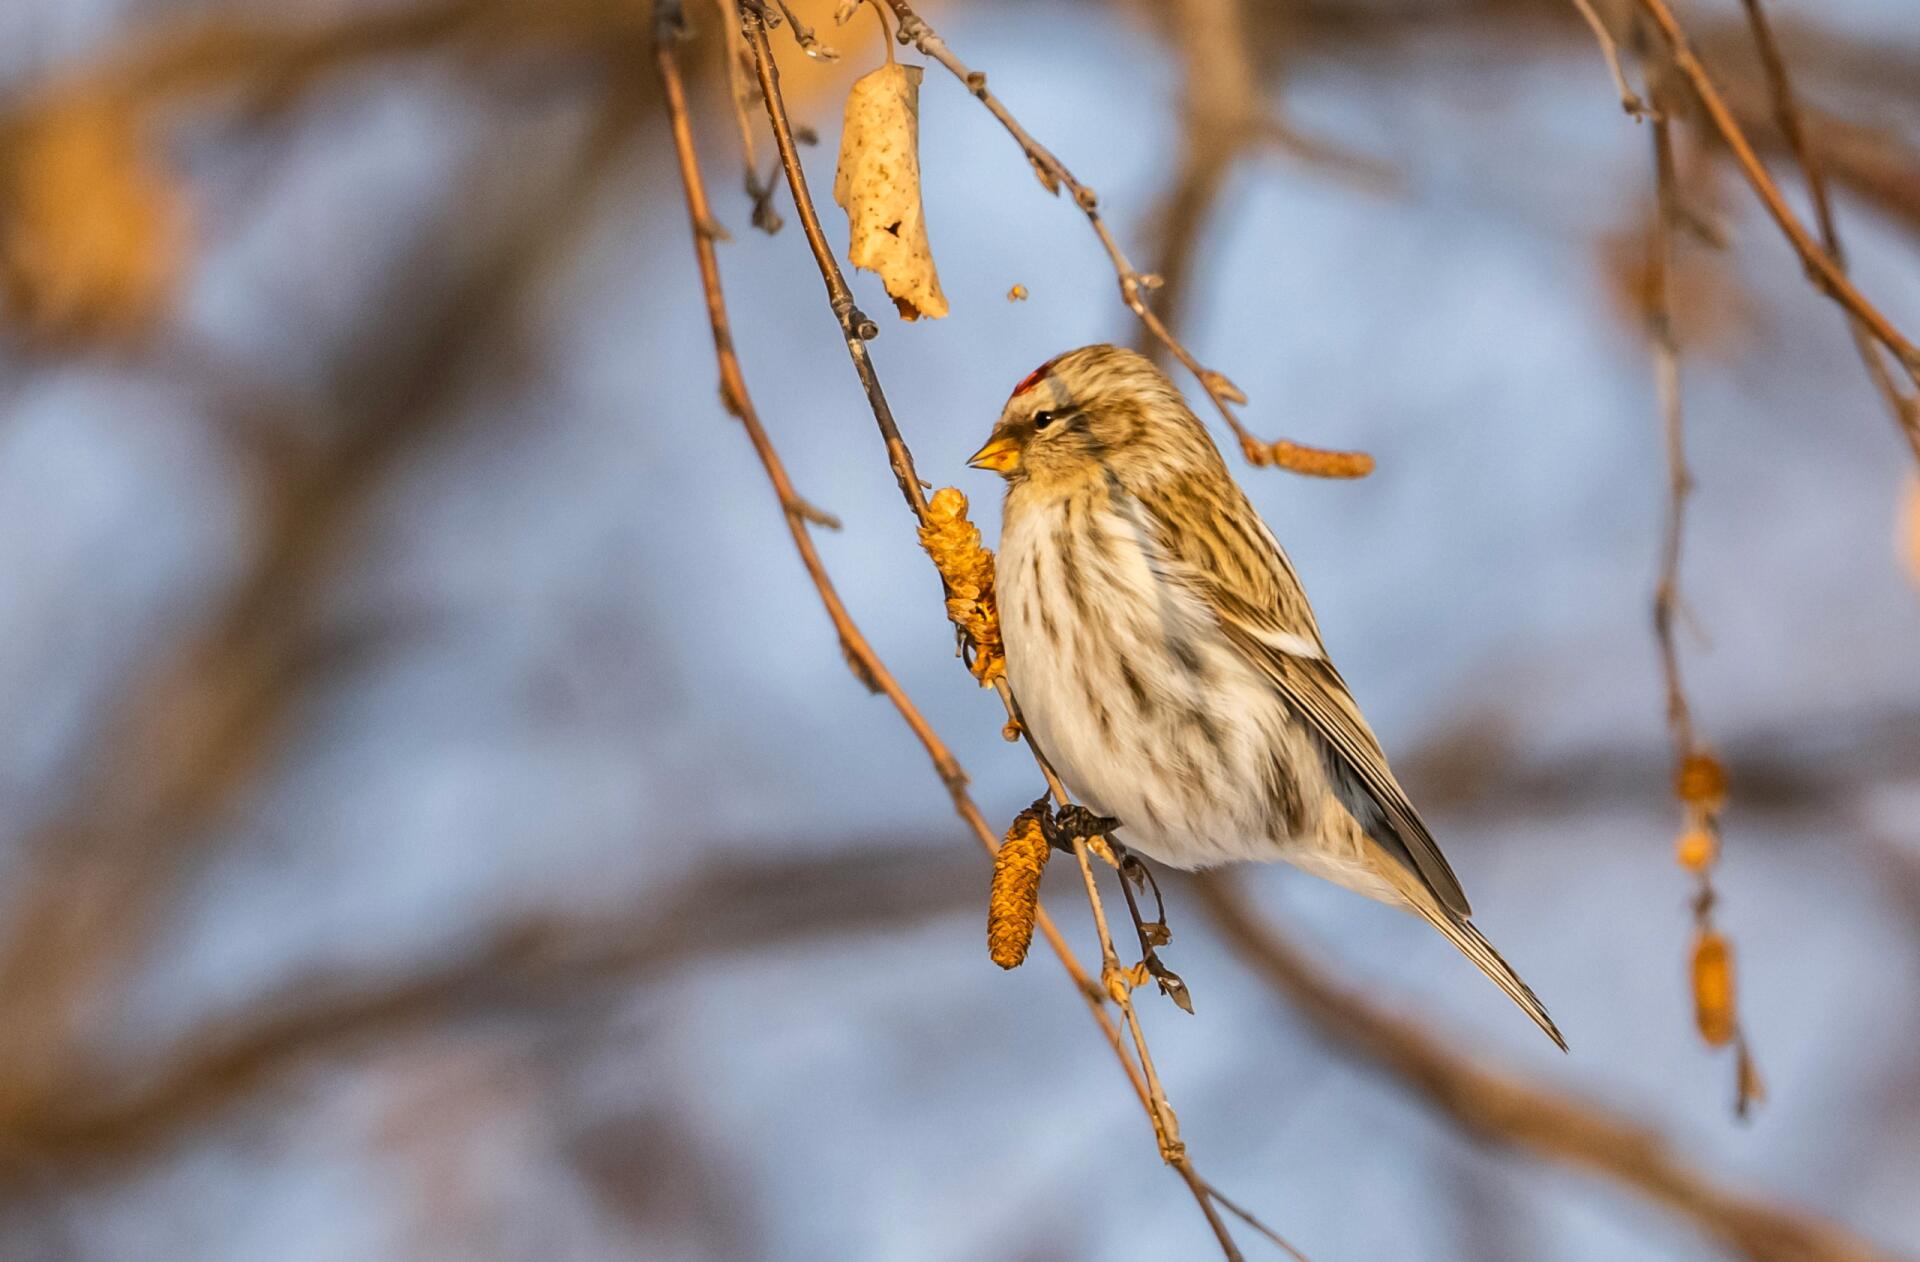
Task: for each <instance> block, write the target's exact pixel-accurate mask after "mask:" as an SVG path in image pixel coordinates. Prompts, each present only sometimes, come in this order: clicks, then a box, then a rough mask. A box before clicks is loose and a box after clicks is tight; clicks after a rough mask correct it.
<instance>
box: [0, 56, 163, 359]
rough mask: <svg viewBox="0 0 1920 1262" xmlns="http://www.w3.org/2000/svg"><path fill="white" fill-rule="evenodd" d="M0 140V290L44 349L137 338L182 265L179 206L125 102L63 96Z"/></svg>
mask: <svg viewBox="0 0 1920 1262" xmlns="http://www.w3.org/2000/svg"><path fill="white" fill-rule="evenodd" d="M10 130H11V131H12V134H11V135H6V136H0V154H6V155H7V158H6V163H5V166H4V168H0V290H3V291H4V295H5V303H6V308H7V312H8V314H9V316H10V317H11V318H12V319H14V320H15V321H17V322H19V323H21V324H23V325H25V326H27V327H28V328H30V329H31V330H33V331H34V332H35V333H37V334H39V335H40V336H43V337H50V338H65V337H79V336H88V335H99V334H111V333H127V332H133V331H137V330H139V329H142V328H144V327H146V326H147V325H148V324H150V323H151V322H152V320H153V319H154V318H155V317H156V316H157V315H159V313H160V311H161V308H162V307H163V305H164V302H165V300H166V298H167V297H168V296H169V295H170V294H171V293H172V292H173V290H174V287H175V284H176V282H177V280H178V278H179V275H180V271H181V268H182V265H183V263H184V262H185V257H186V222H187V215H186V202H185V198H184V196H183V195H182V193H181V191H180V190H179V188H178V187H177V185H176V183H175V181H174V180H173V178H172V175H171V173H170V172H168V171H167V169H166V168H165V167H164V166H163V165H162V164H161V163H160V162H159V160H158V159H157V158H156V157H155V155H154V153H153V151H152V149H151V148H150V145H149V142H148V140H147V138H146V136H145V135H144V134H143V128H142V125H141V120H140V119H139V117H138V116H137V114H136V113H135V112H134V110H133V109H132V108H131V107H130V106H129V105H128V104H126V103H125V102H124V101H121V100H118V99H115V98H110V97H106V96H91V95H83V94H70V95H62V96H60V97H58V98H55V99H54V100H51V101H50V102H49V103H47V104H46V105H45V106H43V107H41V108H39V109H37V110H35V111H34V112H33V113H32V114H31V115H29V116H27V117H26V118H24V119H22V120H20V121H19V122H17V123H15V124H14V125H13V127H12V128H11V129H10Z"/></svg>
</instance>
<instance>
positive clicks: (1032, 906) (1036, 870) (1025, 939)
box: [987, 810, 1053, 968]
mask: <svg viewBox="0 0 1920 1262" xmlns="http://www.w3.org/2000/svg"><path fill="white" fill-rule="evenodd" d="M1052 853H1053V851H1052V848H1051V847H1049V846H1048V845H1047V837H1046V834H1045V833H1044V832H1042V831H1041V828H1040V816H1039V815H1038V814H1037V813H1035V812H1034V811H1032V810H1025V811H1022V812H1020V814H1018V815H1016V816H1014V819H1013V825H1012V826H1011V827H1010V828H1008V829H1007V836H1006V839H1005V840H1004V841H1002V842H1001V843H1000V849H999V851H998V852H997V853H996V854H995V855H994V857H993V892H992V893H991V894H990V895H989V896H988V898H987V954H989V955H991V956H992V957H993V962H994V963H995V964H998V965H999V966H1000V967H1001V968H1018V967H1020V964H1021V962H1022V961H1024V960H1025V959H1026V958H1027V948H1028V947H1030V946H1032V945H1033V922H1034V918H1035V917H1036V916H1037V915H1038V914H1039V912H1040V874H1041V873H1042V872H1044V871H1046V867H1047V856H1048V855H1050V854H1052Z"/></svg>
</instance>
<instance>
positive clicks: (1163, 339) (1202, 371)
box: [886, 0, 1373, 478]
mask: <svg viewBox="0 0 1920 1262" xmlns="http://www.w3.org/2000/svg"><path fill="white" fill-rule="evenodd" d="M886 4H887V7H888V8H890V9H892V10H893V16H894V19H895V22H896V24H897V26H898V32H899V39H900V41H901V42H902V43H910V44H912V45H913V46H914V47H915V48H917V49H919V50H920V51H921V52H922V53H924V54H926V55H927V56H928V57H931V58H933V60H935V61H937V62H939V63H940V64H941V65H942V66H944V67H946V69H947V70H948V72H949V73H951V74H952V75H953V76H954V78H956V79H958V80H960V82H962V83H964V84H965V85H966V86H967V90H968V91H969V92H971V93H972V94H973V95H974V96H975V97H976V98H977V99H978V100H979V101H980V103H981V104H982V105H984V106H986V107H987V110H988V112H989V113H991V114H992V115H993V116H994V118H995V119H997V120H999V123H1000V125H1001V126H1002V127H1003V128H1005V129H1006V131H1007V134H1008V135H1010V136H1012V137H1013V139H1014V141H1015V143H1017V144H1018V145H1019V146H1020V149H1021V152H1023V153H1025V154H1026V156H1027V161H1028V162H1029V163H1031V164H1032V166H1033V170H1034V174H1035V175H1037V176H1038V177H1039V178H1040V182H1041V183H1042V184H1043V185H1045V186H1046V188H1047V190H1048V191H1049V192H1053V193H1058V192H1059V191H1060V190H1061V189H1063V188H1064V189H1065V190H1066V191H1067V192H1068V193H1070V194H1072V196H1073V202H1074V205H1076V206H1078V207H1079V208H1080V211H1081V213H1082V214H1084V215H1085V216H1086V219H1087V224H1088V226H1090V227H1091V228H1092V229H1093V231H1094V235H1095V236H1097V237H1099V238H1100V245H1101V247H1102V248H1104V249H1105V250H1106V252H1107V258H1108V259H1109V260H1110V261H1111V262H1112V264H1113V270H1114V273H1115V274H1116V275H1117V276H1118V278H1119V281H1120V297H1121V300H1122V301H1123V302H1125V303H1126V304H1127V307H1128V309H1129V310H1131V311H1132V312H1133V314H1134V315H1135V316H1137V317H1139V319H1140V322H1141V323H1142V324H1144V325H1146V327H1147V329H1148V331H1149V332H1151V333H1152V334H1153V336H1154V337H1155V338H1156V339H1157V340H1158V341H1159V342H1160V344H1161V345H1162V346H1164V347H1166V349H1167V353H1168V354H1170V355H1172V356H1173V357H1174V358H1175V359H1177V360H1179V361H1180V363H1181V365H1182V366H1183V367H1184V368H1186V370H1187V371H1188V372H1190V373H1192V374H1193V376H1194V379H1195V380H1196V381H1198V382H1199V383H1200V387H1201V389H1203V390H1205V391H1206V394H1207V397H1208V398H1209V399H1211V400H1212V401H1213V406H1214V407H1215V409H1216V410H1218V411H1219V413H1220V417H1221V419H1222V420H1224V421H1226V423H1227V426H1228V428H1230V429H1231V430H1232V431H1233V434H1234V437H1235V438H1237V439H1238V440H1239V442H1240V450H1241V452H1242V454H1244V455H1245V456H1246V458H1247V460H1248V461H1249V462H1250V463H1253V464H1256V465H1265V464H1277V465H1279V466H1281V467H1282V468H1286V469H1291V470H1293V471H1294V472H1297V473H1309V474H1315V475H1318V476H1323V477H1347V478H1351V477H1363V476H1365V475H1366V474H1367V473H1370V472H1371V471H1372V469H1373V458H1372V457H1371V456H1368V455H1366V454H1364V453H1362V452H1343V451H1328V450H1324V449H1321V448H1317V447H1309V446H1307V445H1306V444H1304V443H1296V442H1291V441H1289V440H1287V439H1278V440H1276V441H1274V442H1263V441H1262V440H1261V439H1259V438H1258V437H1256V436H1255V435H1254V434H1253V432H1252V431H1250V430H1249V429H1247V427H1246V426H1245V425H1243V424H1242V423H1241V421H1240V417H1239V415H1238V414H1237V413H1236V412H1235V411H1234V410H1233V409H1234V405H1235V404H1241V403H1245V402H1246V401H1247V398H1246V395H1244V394H1242V393H1241V392H1240V388H1239V387H1238V386H1236V385H1234V384H1233V382H1231V381H1230V380H1228V379H1227V376H1226V374H1224V373H1222V372H1219V371H1218V370H1216V369H1212V368H1207V367H1204V366H1203V365H1202V364H1201V363H1200V361H1199V359H1197V358H1196V357H1195V356H1194V354H1193V352H1192V351H1190V350H1188V349H1187V347H1186V345H1185V344H1184V343H1182V342H1181V341H1180V339H1179V338H1177V337H1175V336H1174V335H1173V331H1172V330H1171V329H1169V328H1168V327H1167V325H1166V322H1165V321H1164V320H1162V319H1161V318H1160V316H1159V315H1157V314H1156V313H1155V312H1154V310H1153V308H1152V306H1150V305H1149V304H1148V302H1147V294H1148V293H1149V292H1150V291H1152V290H1153V289H1154V288H1155V287H1156V286H1157V285H1158V284H1159V278H1158V277H1156V276H1152V275H1150V274H1148V273H1145V272H1142V271H1140V270H1138V269H1137V268H1135V267H1134V265H1133V263H1132V261H1131V260H1130V259H1128V258H1127V254H1126V251H1124V250H1122V249H1121V248H1120V243H1119V241H1118V240H1116V239H1115V237H1114V235H1113V231H1112V229H1110V228H1108V227H1107V221H1106V219H1105V218H1104V217H1103V216H1102V215H1101V213H1100V199H1099V196H1098V195H1097V194H1096V193H1095V192H1094V191H1093V190H1092V189H1091V188H1089V187H1087V186H1086V185H1085V184H1082V183H1081V182H1080V181H1079V180H1077V179H1075V178H1074V175H1073V172H1071V171H1069V170H1068V169H1067V166H1066V164H1065V163H1064V162H1062V161H1060V159H1059V158H1057V157H1055V156H1054V154H1053V152H1052V151H1051V150H1049V149H1048V148H1047V147H1046V146H1045V145H1043V144H1041V143H1040V142H1039V141H1037V140H1035V139H1034V138H1033V136H1032V135H1030V134H1029V133H1028V131H1027V129H1026V128H1025V127H1023V126H1021V125H1020V122H1019V120H1018V119H1016V118H1014V116H1013V113H1012V112H1011V111H1010V110H1008V109H1007V107H1006V105H1005V104H1003V103H1002V102H1001V100H1000V98H999V97H997V96H995V95H994V94H993V93H992V92H991V91H990V90H988V88H987V76H986V75H985V74H984V73H982V72H980V71H977V70H974V69H972V68H970V67H969V66H968V65H967V64H966V63H965V62H963V61H961V60H960V58H959V57H958V56H956V55H955V54H954V51H953V50H952V49H951V48H949V47H948V46H947V42H946V40H944V39H942V38H941V36H940V33H939V32H938V31H936V30H934V29H933V27H931V26H929V25H927V23H926V21H925V20H924V19H923V18H921V16H920V15H919V14H918V13H915V12H914V10H913V6H912V5H910V4H909V3H907V0H886Z"/></svg>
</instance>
